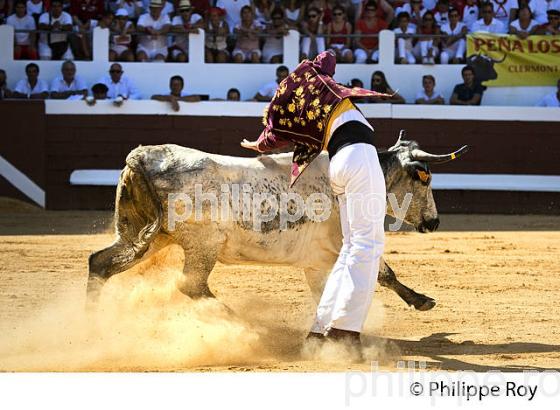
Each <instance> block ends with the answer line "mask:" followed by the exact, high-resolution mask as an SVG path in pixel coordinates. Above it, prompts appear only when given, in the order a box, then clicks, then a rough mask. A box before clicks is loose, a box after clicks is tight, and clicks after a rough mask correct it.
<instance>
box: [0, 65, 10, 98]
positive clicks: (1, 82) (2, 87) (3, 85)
mask: <svg viewBox="0 0 560 410" xmlns="http://www.w3.org/2000/svg"><path fill="white" fill-rule="evenodd" d="M11 97H12V91H11V90H10V89H9V88H8V76H7V75H6V71H4V70H2V69H0V100H3V99H5V98H11Z"/></svg>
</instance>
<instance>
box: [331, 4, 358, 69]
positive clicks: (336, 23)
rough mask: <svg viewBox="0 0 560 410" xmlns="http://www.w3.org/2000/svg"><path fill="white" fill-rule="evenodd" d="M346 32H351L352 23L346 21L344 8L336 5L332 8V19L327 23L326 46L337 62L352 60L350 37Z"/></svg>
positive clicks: (350, 61) (349, 61)
mask: <svg viewBox="0 0 560 410" xmlns="http://www.w3.org/2000/svg"><path fill="white" fill-rule="evenodd" d="M348 34H352V25H351V24H350V23H349V22H348V19H347V17H346V11H345V10H344V8H343V7H342V6H339V5H336V6H334V7H333V9H332V21H331V22H330V23H329V24H328V25H327V35H328V36H329V37H328V39H327V48H328V49H330V50H332V51H333V52H334V54H335V55H336V61H337V62H341V63H352V62H353V61H354V53H353V52H352V49H351V47H352V38H351V37H348Z"/></svg>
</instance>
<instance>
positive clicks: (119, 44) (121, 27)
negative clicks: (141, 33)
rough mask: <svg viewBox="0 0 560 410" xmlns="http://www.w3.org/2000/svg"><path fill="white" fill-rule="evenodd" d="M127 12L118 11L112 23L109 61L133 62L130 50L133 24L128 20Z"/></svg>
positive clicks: (132, 53)
mask: <svg viewBox="0 0 560 410" xmlns="http://www.w3.org/2000/svg"><path fill="white" fill-rule="evenodd" d="M128 17H129V16H128V11H127V10H126V9H124V8H122V9H118V10H117V12H116V13H115V20H114V22H113V27H112V33H113V34H111V37H110V38H111V40H110V41H111V42H110V45H109V61H134V52H133V51H132V48H131V43H132V34H131V33H132V32H134V30H135V29H134V23H132V21H130V20H129V19H128Z"/></svg>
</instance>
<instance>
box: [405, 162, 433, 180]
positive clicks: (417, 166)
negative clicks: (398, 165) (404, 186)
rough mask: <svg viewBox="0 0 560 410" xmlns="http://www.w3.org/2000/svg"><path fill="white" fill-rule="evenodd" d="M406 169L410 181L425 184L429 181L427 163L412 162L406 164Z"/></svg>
mask: <svg viewBox="0 0 560 410" xmlns="http://www.w3.org/2000/svg"><path fill="white" fill-rule="evenodd" d="M406 169H407V171H408V174H409V175H410V176H411V177H412V179H415V180H419V181H422V182H423V183H425V184H427V183H428V182H429V180H430V176H431V174H430V167H429V166H428V164H427V163H425V162H421V161H413V162H410V163H409V164H407V166H406Z"/></svg>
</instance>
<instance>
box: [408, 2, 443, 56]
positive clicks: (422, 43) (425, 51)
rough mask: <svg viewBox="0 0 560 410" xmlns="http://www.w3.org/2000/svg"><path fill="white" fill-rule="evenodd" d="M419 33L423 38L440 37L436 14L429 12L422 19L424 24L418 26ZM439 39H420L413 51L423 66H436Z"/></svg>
mask: <svg viewBox="0 0 560 410" xmlns="http://www.w3.org/2000/svg"><path fill="white" fill-rule="evenodd" d="M417 33H418V34H421V35H422V36H430V35H432V34H433V35H436V36H437V35H439V34H440V30H439V27H438V25H437V24H436V20H435V16H434V13H432V12H431V11H427V12H426V13H424V16H423V17H422V24H421V25H420V26H418V28H417ZM439 41H440V40H439V38H438V37H420V38H419V39H418V41H417V42H416V45H415V46H414V48H413V49H412V53H413V54H414V56H415V57H416V58H417V59H419V60H420V61H421V62H422V64H435V58H436V57H437V56H438V54H439Z"/></svg>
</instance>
